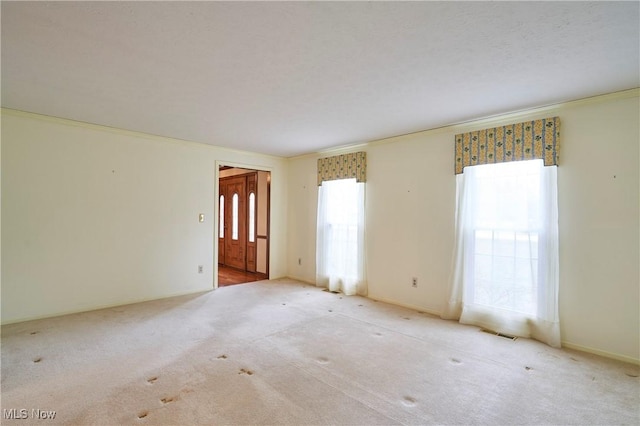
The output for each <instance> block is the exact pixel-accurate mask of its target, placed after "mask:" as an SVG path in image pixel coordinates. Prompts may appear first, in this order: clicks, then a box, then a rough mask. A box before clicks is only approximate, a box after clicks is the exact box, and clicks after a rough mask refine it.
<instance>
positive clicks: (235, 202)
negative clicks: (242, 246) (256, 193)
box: [231, 193, 239, 241]
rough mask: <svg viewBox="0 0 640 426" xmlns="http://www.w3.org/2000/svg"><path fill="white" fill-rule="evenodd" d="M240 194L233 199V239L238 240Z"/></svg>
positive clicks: (236, 194) (234, 195)
mask: <svg viewBox="0 0 640 426" xmlns="http://www.w3.org/2000/svg"><path fill="white" fill-rule="evenodd" d="M238 198H239V197H238V193H235V194H233V197H232V198H231V239H232V240H234V241H237V240H238V202H239V200H238Z"/></svg>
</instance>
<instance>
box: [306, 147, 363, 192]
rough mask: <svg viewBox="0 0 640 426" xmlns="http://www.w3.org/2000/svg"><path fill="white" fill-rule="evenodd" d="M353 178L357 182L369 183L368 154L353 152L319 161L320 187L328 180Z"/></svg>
mask: <svg viewBox="0 0 640 426" xmlns="http://www.w3.org/2000/svg"><path fill="white" fill-rule="evenodd" d="M352 178H355V179H356V181H357V182H366V181H367V153H366V152H353V153H351V154H343V155H336V156H334V157H327V158H319V159H318V186H320V185H322V182H324V181H328V180H338V179H352Z"/></svg>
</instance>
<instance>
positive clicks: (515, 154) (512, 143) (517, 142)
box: [455, 117, 560, 174]
mask: <svg viewBox="0 0 640 426" xmlns="http://www.w3.org/2000/svg"><path fill="white" fill-rule="evenodd" d="M455 140H456V158H455V161H456V165H455V168H456V174H460V173H462V170H463V169H464V168H465V167H466V166H476V165H479V164H492V163H504V162H507V161H520V160H535V159H542V160H544V165H545V166H554V165H557V164H558V151H559V150H560V117H552V118H544V119H542V120H533V121H525V122H523V123H518V124H511V125H508V126H502V127H494V128H492V129H485V130H479V131H475V132H469V133H461V134H459V135H456V137H455Z"/></svg>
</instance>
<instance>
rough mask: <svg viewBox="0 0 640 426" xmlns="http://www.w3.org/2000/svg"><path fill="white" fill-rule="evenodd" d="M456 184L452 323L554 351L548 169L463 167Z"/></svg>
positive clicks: (552, 187)
mask: <svg viewBox="0 0 640 426" xmlns="http://www.w3.org/2000/svg"><path fill="white" fill-rule="evenodd" d="M457 179H458V180H457V193H458V200H457V206H456V258H455V263H456V264H455V268H454V273H453V280H452V281H453V282H452V302H454V303H455V302H456V300H458V302H457V303H459V305H460V309H461V313H460V322H463V323H467V324H475V325H479V326H481V327H484V328H487V329H490V330H492V331H496V332H500V333H505V334H510V335H516V336H522V337H533V338H536V339H538V340H542V341H544V342H546V343H548V344H550V345H552V346H559V345H560V332H559V324H558V307H557V297H558V229H557V223H558V219H557V214H558V213H557V177H556V166H550V167H544V165H543V162H542V160H530V161H514V162H508V163H499V164H490V165H481V166H469V167H466V168H465V169H464V172H463V173H462V174H458V175H457Z"/></svg>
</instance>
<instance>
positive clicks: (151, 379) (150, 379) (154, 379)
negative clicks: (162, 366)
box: [147, 376, 158, 384]
mask: <svg viewBox="0 0 640 426" xmlns="http://www.w3.org/2000/svg"><path fill="white" fill-rule="evenodd" d="M156 380H158V377H157V376H153V377H149V378H148V379H147V383H150V384H153V383H155V382H156Z"/></svg>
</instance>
